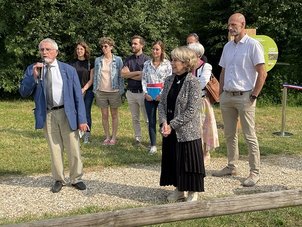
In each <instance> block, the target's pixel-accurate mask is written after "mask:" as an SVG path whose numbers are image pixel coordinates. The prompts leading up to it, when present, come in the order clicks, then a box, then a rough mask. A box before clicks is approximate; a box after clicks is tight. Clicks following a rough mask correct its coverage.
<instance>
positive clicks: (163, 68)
mask: <svg viewBox="0 0 302 227" xmlns="http://www.w3.org/2000/svg"><path fill="white" fill-rule="evenodd" d="M170 75H172V66H171V63H170V61H169V60H167V59H164V60H163V61H162V62H161V63H160V65H159V66H158V67H157V68H156V67H155V66H154V65H153V62H152V60H148V61H146V62H145V63H144V68H143V76H142V87H143V92H144V94H146V93H147V84H155V83H164V81H165V79H166V77H168V76H170Z"/></svg>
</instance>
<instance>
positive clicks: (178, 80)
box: [175, 76, 186, 84]
mask: <svg viewBox="0 0 302 227" xmlns="http://www.w3.org/2000/svg"><path fill="white" fill-rule="evenodd" d="M177 77H178V76H175V78H176V83H177V84H180V82H181V81H182V80H184V79H185V78H186V77H183V78H181V79H178V78H177Z"/></svg>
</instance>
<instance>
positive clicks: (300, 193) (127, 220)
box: [9, 190, 302, 227]
mask: <svg viewBox="0 0 302 227" xmlns="http://www.w3.org/2000/svg"><path fill="white" fill-rule="evenodd" d="M298 205H302V190H286V191H278V192H267V193H258V194H250V195H241V196H234V197H226V198H218V199H213V200H201V201H197V202H180V203H173V204H165V205H157V206H151V207H140V208H134V209H125V210H117V211H111V212H102V213H96V214H86V215H80V216H74V217H66V218H58V219H50V220H44V221H37V222H31V223H24V224H16V225H9V226H19V227H21V226H22V227H25V226H26V227H27V226H28V227H29V226H31V227H35V226H36V227H38V226H39V227H40V226H44V227H47V226H52V227H53V226H65V227H66V226H72V227H76V226H142V225H151V224H159V223H167V222H173V221H184V220H188V219H196V218H205V217H215V216H221V215H228V214H237V213H244V212H251V211H261V210H267V209H275V208H284V207H290V206H298Z"/></svg>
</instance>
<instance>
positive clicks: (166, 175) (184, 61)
mask: <svg viewBox="0 0 302 227" xmlns="http://www.w3.org/2000/svg"><path fill="white" fill-rule="evenodd" d="M171 58H172V61H171V63H172V71H173V75H172V76H169V77H167V78H166V80H165V83H164V89H163V91H162V94H161V101H160V103H159V105H158V111H159V121H160V125H161V132H162V135H163V142H162V165H161V176H160V185H161V186H167V185H173V186H175V187H176V189H175V190H174V191H173V193H171V194H170V195H168V197H167V200H168V201H169V202H175V201H178V200H180V199H186V201H196V200H197V198H198V192H203V191H204V177H205V168H204V163H203V155H202V142H201V137H200V130H201V125H200V102H201V89H200V85H199V81H198V79H197V78H196V77H195V76H193V75H192V73H191V71H192V70H193V68H195V67H196V64H197V56H196V54H195V52H194V51H192V50H190V49H189V48H187V47H178V48H175V49H174V50H173V51H172V53H171ZM187 192H188V195H187Z"/></svg>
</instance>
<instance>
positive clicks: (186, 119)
mask: <svg viewBox="0 0 302 227" xmlns="http://www.w3.org/2000/svg"><path fill="white" fill-rule="evenodd" d="M174 78H175V75H172V76H168V77H167V78H166V80H165V83H164V89H163V91H162V94H161V96H160V102H159V105H158V112H159V122H160V124H162V123H164V122H167V96H168V93H169V91H170V88H171V86H172V84H173V81H174ZM200 108H201V89H200V84H199V81H198V79H197V78H196V77H195V76H193V75H192V74H191V73H189V74H188V75H187V76H186V79H185V80H184V82H183V85H182V87H181V89H180V91H179V93H178V96H177V99H176V104H175V111H174V118H173V119H172V120H171V121H170V126H171V127H172V128H173V129H174V130H175V132H176V136H177V141H178V142H186V141H192V140H196V139H200V138H201V125H200Z"/></svg>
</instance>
